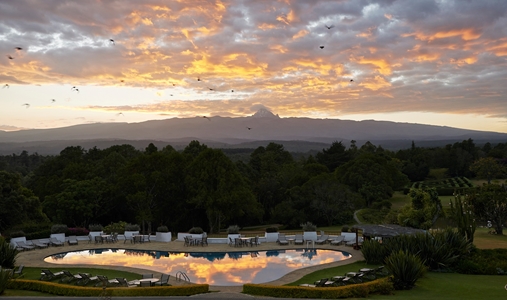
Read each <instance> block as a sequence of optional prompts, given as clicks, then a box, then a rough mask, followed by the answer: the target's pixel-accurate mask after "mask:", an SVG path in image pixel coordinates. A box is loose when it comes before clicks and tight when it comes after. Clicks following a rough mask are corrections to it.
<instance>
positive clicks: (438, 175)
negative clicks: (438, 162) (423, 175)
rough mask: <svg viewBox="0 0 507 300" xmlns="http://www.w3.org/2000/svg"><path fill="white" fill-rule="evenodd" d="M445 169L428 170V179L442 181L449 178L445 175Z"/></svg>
mask: <svg viewBox="0 0 507 300" xmlns="http://www.w3.org/2000/svg"><path fill="white" fill-rule="evenodd" d="M446 172H447V168H441V169H430V173H429V174H428V179H437V180H438V179H444V178H449V176H447V174H446Z"/></svg>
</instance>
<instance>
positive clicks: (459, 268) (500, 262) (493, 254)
mask: <svg viewBox="0 0 507 300" xmlns="http://www.w3.org/2000/svg"><path fill="white" fill-rule="evenodd" d="M454 270H455V271H456V272H458V273H462V274H474V275H505V273H506V272H507V249H502V248H499V249H474V250H473V251H472V252H471V254H470V255H469V256H467V257H466V258H464V259H460V260H459V262H458V263H457V264H456V266H455V268H454Z"/></svg>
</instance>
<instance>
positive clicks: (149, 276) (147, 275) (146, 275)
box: [142, 273, 153, 279]
mask: <svg viewBox="0 0 507 300" xmlns="http://www.w3.org/2000/svg"><path fill="white" fill-rule="evenodd" d="M142 278H143V279H146V278H153V273H150V274H143V277H142Z"/></svg>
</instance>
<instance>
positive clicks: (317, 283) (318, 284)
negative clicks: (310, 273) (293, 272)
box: [299, 278, 329, 287]
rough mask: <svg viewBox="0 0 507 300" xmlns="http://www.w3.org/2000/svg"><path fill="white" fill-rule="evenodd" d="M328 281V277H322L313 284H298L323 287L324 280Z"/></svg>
mask: <svg viewBox="0 0 507 300" xmlns="http://www.w3.org/2000/svg"><path fill="white" fill-rule="evenodd" d="M328 281H329V278H323V279H321V280H319V281H316V282H315V283H314V284H308V283H303V284H300V285H299V286H302V287H323V286H324V285H325V284H326V282H328Z"/></svg>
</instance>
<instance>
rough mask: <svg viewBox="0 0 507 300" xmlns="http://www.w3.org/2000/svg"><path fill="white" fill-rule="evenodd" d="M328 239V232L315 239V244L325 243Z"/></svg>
mask: <svg viewBox="0 0 507 300" xmlns="http://www.w3.org/2000/svg"><path fill="white" fill-rule="evenodd" d="M328 239H329V235H327V234H325V235H321V236H319V237H318V238H317V240H316V241H315V244H319V245H322V244H325V243H326V242H327V240H328Z"/></svg>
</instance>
